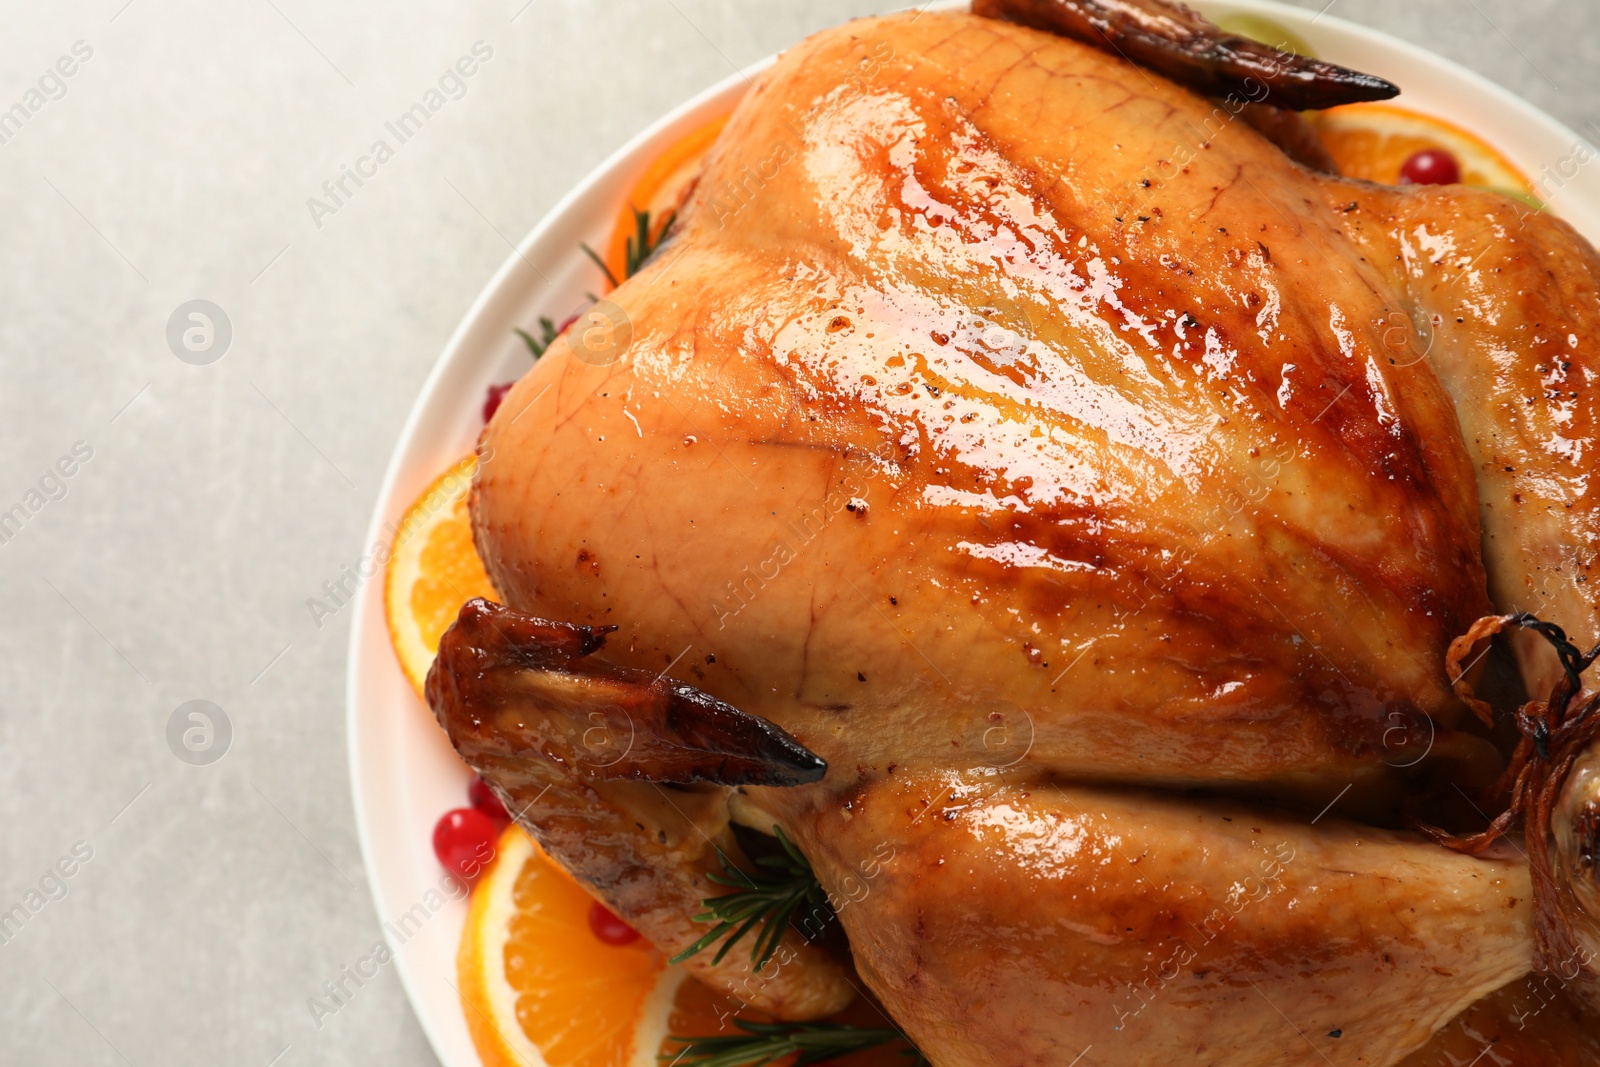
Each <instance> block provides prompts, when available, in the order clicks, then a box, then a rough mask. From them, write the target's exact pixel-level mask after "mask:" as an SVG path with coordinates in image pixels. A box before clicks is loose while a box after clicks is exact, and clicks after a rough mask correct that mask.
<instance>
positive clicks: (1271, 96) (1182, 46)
mask: <svg viewBox="0 0 1600 1067" xmlns="http://www.w3.org/2000/svg"><path fill="white" fill-rule="evenodd" d="M972 13H973V14H974V15H981V16H983V17H985V18H994V19H1003V20H1005V21H1008V22H1015V23H1017V24H1018V25H1022V26H1029V27H1031V28H1033V29H1036V30H1044V31H1045V32H1047V33H1053V34H1056V35H1058V36H1061V37H1070V38H1072V39H1073V40H1076V41H1081V42H1083V43H1084V44H1087V45H1090V46H1092V47H1094V48H1098V49H1100V50H1101V51H1105V52H1111V53H1113V54H1115V55H1119V56H1121V57H1122V58H1124V59H1126V60H1129V61H1130V62H1133V63H1137V64H1138V65H1140V66H1142V67H1147V68H1149V69H1150V70H1153V71H1155V72H1156V73H1158V74H1162V75H1165V76H1166V77H1168V78H1171V79H1172V80H1173V81H1175V82H1177V83H1178V84H1179V85H1183V86H1187V87H1188V88H1190V89H1193V90H1194V91H1195V92H1198V93H1200V94H1202V95H1204V96H1226V95H1228V94H1230V93H1240V94H1243V95H1244V96H1246V97H1247V98H1249V99H1251V100H1255V98H1256V91H1257V90H1259V89H1260V88H1262V87H1264V88H1265V89H1266V96H1265V100H1266V101H1267V102H1269V103H1270V104H1271V105H1272V106H1274V107H1278V108H1282V109H1285V110H1289V111H1307V110H1312V109H1319V108H1329V107H1338V106H1339V105H1341V104H1354V103H1360V102H1363V101H1368V100H1388V99H1390V98H1391V97H1394V96H1398V95H1399V93H1400V89H1399V87H1398V86H1396V85H1395V84H1394V83H1392V82H1389V81H1385V80H1384V79H1383V78H1379V77H1376V76H1375V75H1372V74H1363V73H1361V72H1360V71H1355V70H1350V69H1349V68H1347V67H1341V66H1339V65H1337V64H1334V63H1325V62H1323V61H1322V60H1319V59H1310V58H1308V57H1306V56H1298V55H1294V54H1293V53H1290V52H1280V51H1278V50H1277V49H1276V48H1273V47H1271V46H1270V45H1265V44H1262V43H1260V42H1259V41H1252V40H1250V39H1249V38H1247V37H1240V36H1238V35H1236V34H1231V33H1225V32H1224V31H1223V30H1221V29H1219V28H1218V27H1217V26H1214V25H1212V24H1211V23H1210V22H1208V21H1206V20H1205V19H1203V18H1201V17H1200V16H1199V15H1198V14H1196V13H1195V12H1194V11H1191V10H1190V9H1189V8H1187V7H1184V6H1183V5H1182V4H1172V3H1166V2H1164V0H972ZM1252 83H1253V85H1254V89H1252Z"/></svg>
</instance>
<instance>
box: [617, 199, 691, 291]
mask: <svg viewBox="0 0 1600 1067" xmlns="http://www.w3.org/2000/svg"><path fill="white" fill-rule="evenodd" d="M629 207H630V208H632V210H633V234H634V235H633V236H632V237H630V238H628V243H627V250H626V254H625V255H624V257H623V263H624V265H625V267H626V272H625V273H624V275H623V277H625V278H631V277H633V276H634V275H635V274H638V273H639V268H640V267H642V266H644V261H645V260H647V259H649V258H650V257H651V256H653V255H655V252H656V249H658V248H660V247H661V242H662V241H665V240H666V239H667V232H668V231H669V230H671V229H672V224H673V223H674V222H676V221H678V216H677V214H676V213H674V212H671V211H669V212H667V217H666V218H665V219H664V220H662V223H661V231H660V232H659V233H657V234H656V238H655V242H654V243H651V240H650V230H651V226H650V212H648V211H640V210H639V209H638V208H636V207H633V206H632V205H631V204H630V205H629Z"/></svg>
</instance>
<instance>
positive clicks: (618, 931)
mask: <svg viewBox="0 0 1600 1067" xmlns="http://www.w3.org/2000/svg"><path fill="white" fill-rule="evenodd" d="M589 929H591V930H593V931H594V936H595V937H597V938H599V939H600V940H601V941H603V942H604V943H605V944H608V945H631V944H633V942H635V941H637V940H639V931H637V930H635V929H634V928H633V927H631V926H629V925H628V924H627V923H625V922H623V921H622V920H621V919H619V918H617V917H616V916H615V915H613V914H611V909H610V908H608V907H606V906H605V905H604V904H602V903H600V902H599V901H598V900H597V901H595V902H594V903H593V904H591V905H589Z"/></svg>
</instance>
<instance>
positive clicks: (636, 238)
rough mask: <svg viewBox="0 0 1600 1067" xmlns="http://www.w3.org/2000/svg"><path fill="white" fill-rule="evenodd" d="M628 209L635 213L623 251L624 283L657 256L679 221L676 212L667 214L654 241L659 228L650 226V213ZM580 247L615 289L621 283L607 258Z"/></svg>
mask: <svg viewBox="0 0 1600 1067" xmlns="http://www.w3.org/2000/svg"><path fill="white" fill-rule="evenodd" d="M628 209H629V210H630V211H632V212H633V236H632V237H629V238H628V239H627V242H626V244H625V246H624V249H623V255H622V280H623V281H627V280H628V279H629V278H631V277H633V276H634V275H635V274H638V273H639V268H641V267H643V266H644V262H645V260H647V259H649V258H650V257H651V256H653V255H655V253H656V249H658V248H660V247H661V242H663V241H665V240H666V239H667V233H668V232H669V231H671V229H672V224H673V223H674V222H677V221H678V216H677V213H676V212H672V211H669V212H667V217H666V218H665V219H664V220H663V221H662V223H661V226H660V227H659V229H658V231H657V233H656V235H655V237H654V239H652V238H651V236H650V231H651V230H653V229H657V228H656V227H653V226H651V225H650V212H648V211H640V210H639V209H638V208H636V207H634V206H633V205H632V204H630V205H628ZM578 247H579V248H581V249H583V254H584V255H586V256H588V257H589V258H590V260H592V261H593V262H594V265H595V266H597V267H599V268H600V272H601V273H602V274H604V275H605V276H606V281H608V282H610V283H611V288H613V289H615V288H616V287H617V286H618V284H620V283H619V282H618V281H617V276H616V275H615V274H612V273H611V268H610V267H608V266H606V261H605V257H603V256H601V255H600V253H598V252H596V251H595V250H594V249H592V248H590V247H589V246H588V245H586V244H580V245H579V246H578Z"/></svg>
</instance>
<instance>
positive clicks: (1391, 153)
mask: <svg viewBox="0 0 1600 1067" xmlns="http://www.w3.org/2000/svg"><path fill="white" fill-rule="evenodd" d="M1308 117H1309V118H1310V119H1311V121H1312V122H1313V123H1314V124H1315V126H1316V129H1317V134H1318V136H1319V137H1321V138H1322V143H1323V145H1325V146H1326V147H1327V149H1328V154H1329V155H1331V156H1333V159H1334V162H1335V163H1337V164H1338V165H1339V171H1340V173H1342V174H1344V175H1345V176H1346V177H1349V178H1364V179H1366V180H1367V181H1372V182H1382V183H1383V184H1385V185H1396V184H1398V183H1399V181H1400V168H1401V167H1402V166H1404V165H1405V162H1406V160H1408V159H1410V158H1411V157H1412V156H1413V155H1414V154H1415V153H1417V152H1420V151H1422V150H1423V149H1425V148H1442V149H1444V150H1445V151H1447V152H1449V153H1450V154H1451V155H1453V156H1455V158H1456V162H1457V163H1458V164H1459V165H1460V167H1461V181H1462V183H1463V184H1465V185H1475V186H1477V187H1479V188H1481V189H1494V190H1496V191H1497V192H1502V193H1505V194H1506V195H1507V196H1512V197H1515V198H1516V199H1518V200H1521V201H1523V202H1524V203H1527V204H1529V205H1530V206H1532V207H1539V206H1540V204H1539V202H1538V200H1537V199H1536V198H1535V197H1534V195H1533V186H1532V185H1531V184H1529V182H1528V179H1527V176H1526V175H1524V174H1523V173H1522V171H1520V170H1518V169H1517V167H1516V165H1515V164H1513V163H1512V162H1511V161H1510V160H1509V159H1507V158H1506V157H1505V156H1504V155H1502V154H1501V153H1500V152H1499V151H1497V150H1496V149H1495V148H1494V147H1493V146H1492V145H1490V144H1489V143H1488V142H1487V141H1484V140H1483V139H1482V138H1480V137H1478V136H1476V135H1475V134H1471V133H1468V132H1467V131H1466V130H1463V129H1462V128H1461V127H1459V126H1455V125H1453V124H1451V123H1449V122H1446V121H1445V120H1443V119H1439V118H1434V117H1433V116H1431V115H1423V114H1421V113H1419V112H1416V111H1410V110H1408V109H1406V108H1403V107H1396V106H1395V105H1394V104H1346V105H1345V106H1344V107H1335V108H1329V109H1328V110H1327V111H1322V112H1313V113H1310V114H1309V115H1308Z"/></svg>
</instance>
